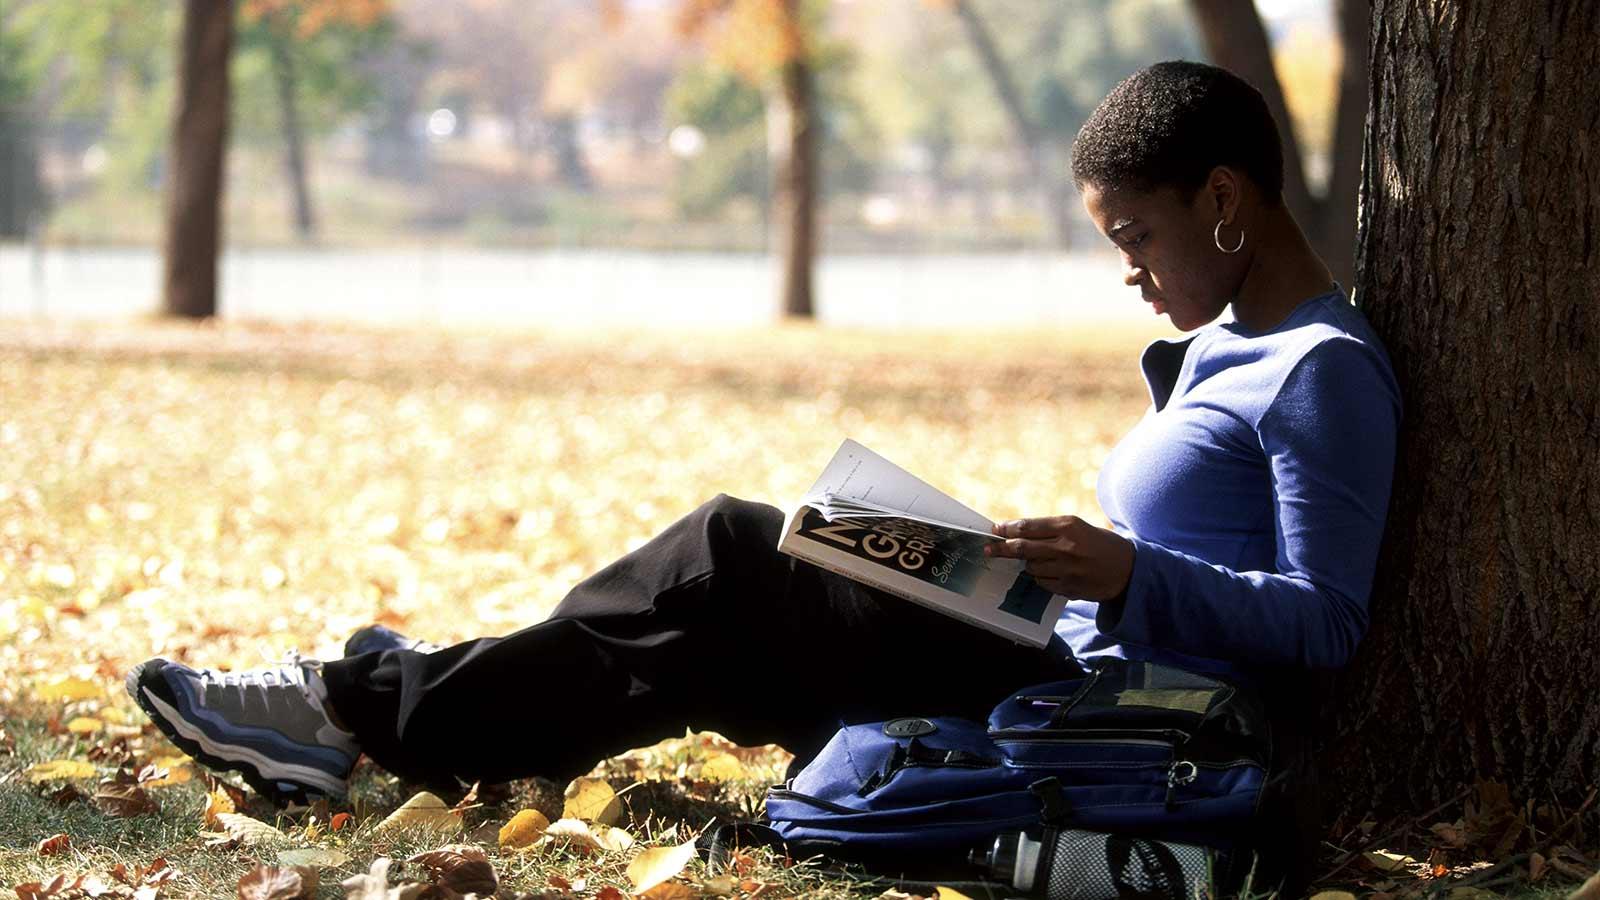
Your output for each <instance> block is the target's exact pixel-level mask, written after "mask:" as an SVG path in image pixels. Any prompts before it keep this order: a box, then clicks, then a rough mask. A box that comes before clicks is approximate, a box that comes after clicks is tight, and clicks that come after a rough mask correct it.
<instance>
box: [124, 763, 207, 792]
mask: <svg viewBox="0 0 1600 900" xmlns="http://www.w3.org/2000/svg"><path fill="white" fill-rule="evenodd" d="M193 778H194V770H193V769H191V768H189V766H188V765H187V764H186V763H181V762H180V763H179V764H177V765H173V766H168V765H163V764H162V763H160V762H151V763H149V764H148V765H146V766H145V767H144V768H142V769H140V770H139V778H138V780H139V785H140V786H141V787H147V788H152V787H169V786H171V785H174V784H186V783H187V782H189V781H190V780H191V779H193Z"/></svg>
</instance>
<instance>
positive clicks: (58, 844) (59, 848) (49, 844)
mask: <svg viewBox="0 0 1600 900" xmlns="http://www.w3.org/2000/svg"><path fill="white" fill-rule="evenodd" d="M70 849H72V838H71V837H69V836H67V835H65V834H53V835H51V836H50V837H47V838H45V839H44V840H42V841H40V842H39V847H38V851H39V855H40V856H54V855H56V854H57V853H65V852H67V851H68V850H70Z"/></svg>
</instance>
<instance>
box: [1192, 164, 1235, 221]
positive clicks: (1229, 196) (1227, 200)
mask: <svg viewBox="0 0 1600 900" xmlns="http://www.w3.org/2000/svg"><path fill="white" fill-rule="evenodd" d="M1201 193H1202V194H1203V195H1204V196H1205V198H1206V199H1205V202H1206V204H1207V205H1208V206H1210V207H1211V214H1212V215H1214V216H1217V217H1218V218H1220V219H1222V221H1223V222H1224V223H1226V224H1229V225H1232V224H1233V217H1234V215H1235V214H1236V213H1237V212H1238V211H1239V201H1240V184H1239V175H1238V173H1237V172H1235V171H1234V170H1233V169H1231V168H1229V167H1227V166H1217V167H1216V168H1214V169H1212V170H1211V174H1210V175H1207V176H1206V186H1205V188H1204V190H1203V191H1202V192H1201Z"/></svg>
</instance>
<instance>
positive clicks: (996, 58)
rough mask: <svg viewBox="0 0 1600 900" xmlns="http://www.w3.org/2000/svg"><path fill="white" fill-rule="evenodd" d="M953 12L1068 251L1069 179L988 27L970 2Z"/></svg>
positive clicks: (959, 1) (955, 2) (1072, 223)
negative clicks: (1059, 167) (1055, 162)
mask: <svg viewBox="0 0 1600 900" xmlns="http://www.w3.org/2000/svg"><path fill="white" fill-rule="evenodd" d="M951 8H952V9H954V10H955V13H956V17H957V18H959V19H960V20H961V25H962V28H963V29H964V30H965V31H966V33H967V40H968V41H970V42H971V44H972V50H973V52H974V53H976V54H977V55H978V61H979V62H980V63H982V64H983V71H984V74H986V75H987V76H988V78H989V84H990V86H992V87H993V88H994V92H995V94H996V96H998V97H999V98H1000V106H1001V108H1003V109H1004V110H1005V111H1006V119H1007V120H1009V121H1010V122H1011V130H1012V132H1013V133H1015V135H1016V138H1017V143H1018V145H1019V146H1020V148H1021V150H1022V155H1023V157H1024V159H1025V160H1026V162H1027V164H1028V176H1029V178H1030V179H1032V181H1033V183H1034V185H1035V186H1036V189H1037V190H1038V191H1039V199H1040V201H1041V202H1042V203H1043V204H1044V207H1045V217H1046V219H1047V221H1049V223H1050V229H1051V234H1052V236H1053V237H1054V238H1055V242H1056V246H1058V247H1068V246H1070V245H1071V241H1072V230H1073V228H1074V227H1076V223H1077V212H1076V209H1077V203H1076V202H1075V200H1074V198H1073V194H1072V193H1071V192H1070V191H1068V189H1067V185H1066V179H1064V178H1062V177H1061V176H1060V175H1059V174H1057V172H1056V167H1055V166H1052V165H1050V164H1049V163H1050V160H1049V159H1048V157H1049V153H1048V152H1047V150H1046V148H1045V146H1044V141H1043V140H1042V139H1041V138H1040V137H1039V129H1038V128H1036V127H1034V124H1033V120H1032V119H1030V118H1029V117H1028V110H1027V108H1026V107H1025V106H1024V105H1023V102H1022V95H1021V93H1019V92H1018V91H1017V85H1016V81H1015V80H1014V79H1012V77H1011V69H1010V68H1009V67H1007V66H1006V62H1005V60H1004V59H1003V58H1001V56H1000V50H999V48H998V47H996V46H995V43H994V38H993V37H992V36H991V35H990V34H989V28H988V26H986V25H985V24H984V23H983V19H981V18H979V17H978V12H977V10H975V9H973V8H972V3H971V2H970V0H951ZM1062 168H1065V167H1062Z"/></svg>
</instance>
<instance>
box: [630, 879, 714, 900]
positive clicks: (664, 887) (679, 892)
mask: <svg viewBox="0 0 1600 900" xmlns="http://www.w3.org/2000/svg"><path fill="white" fill-rule="evenodd" d="M639 896H640V897H644V898H645V900H694V898H695V897H697V896H699V895H698V893H697V892H696V891H695V889H694V888H692V887H689V886H688V885H687V884H684V883H683V882H681V881H666V882H662V883H661V884H658V885H656V886H655V887H653V888H651V889H650V890H648V891H644V892H643V893H641V894H639Z"/></svg>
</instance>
